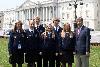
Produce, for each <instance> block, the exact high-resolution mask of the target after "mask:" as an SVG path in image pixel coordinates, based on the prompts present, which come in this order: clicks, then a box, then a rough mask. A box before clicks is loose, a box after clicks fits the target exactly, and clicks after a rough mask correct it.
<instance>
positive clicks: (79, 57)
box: [75, 17, 90, 67]
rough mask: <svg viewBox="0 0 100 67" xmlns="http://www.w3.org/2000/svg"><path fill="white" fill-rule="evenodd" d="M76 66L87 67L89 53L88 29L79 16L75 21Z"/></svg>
mask: <svg viewBox="0 0 100 67" xmlns="http://www.w3.org/2000/svg"><path fill="white" fill-rule="evenodd" d="M76 23H77V27H78V28H76V30H75V34H76V45H75V53H76V67H89V53H90V29H89V28H87V27H85V26H84V25H83V18H81V17H79V18H78V19H77V21H76Z"/></svg>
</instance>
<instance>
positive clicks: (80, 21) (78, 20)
mask: <svg viewBox="0 0 100 67" xmlns="http://www.w3.org/2000/svg"><path fill="white" fill-rule="evenodd" d="M76 23H77V26H78V27H81V26H82V25H83V21H82V20H81V19H80V18H79V19H77V21H76Z"/></svg>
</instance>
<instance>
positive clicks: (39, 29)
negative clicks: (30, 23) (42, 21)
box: [36, 25, 45, 51]
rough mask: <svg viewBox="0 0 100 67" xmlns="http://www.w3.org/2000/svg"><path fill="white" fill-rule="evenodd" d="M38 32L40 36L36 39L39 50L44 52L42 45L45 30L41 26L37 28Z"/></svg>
mask: <svg viewBox="0 0 100 67" xmlns="http://www.w3.org/2000/svg"><path fill="white" fill-rule="evenodd" d="M36 31H37V33H38V36H37V37H36V44H37V45H38V50H39V51H41V50H42V43H43V39H42V37H41V34H42V33H43V32H45V28H44V27H43V26H42V25H40V26H39V27H37V28H36Z"/></svg>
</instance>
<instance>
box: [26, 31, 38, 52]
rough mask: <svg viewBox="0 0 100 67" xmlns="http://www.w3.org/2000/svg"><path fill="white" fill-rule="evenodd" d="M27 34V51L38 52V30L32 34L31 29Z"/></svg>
mask: <svg viewBox="0 0 100 67" xmlns="http://www.w3.org/2000/svg"><path fill="white" fill-rule="evenodd" d="M25 33H26V50H27V51H28V50H36V49H37V47H38V45H37V44H36V38H37V36H38V33H37V31H36V29H34V31H33V32H31V31H30V30H29V29H27V30H26V31H25Z"/></svg>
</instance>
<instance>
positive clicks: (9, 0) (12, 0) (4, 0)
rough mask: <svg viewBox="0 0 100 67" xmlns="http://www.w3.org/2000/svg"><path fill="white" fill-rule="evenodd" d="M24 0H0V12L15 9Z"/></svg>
mask: <svg viewBox="0 0 100 67" xmlns="http://www.w3.org/2000/svg"><path fill="white" fill-rule="evenodd" d="M25 1H26V0H0V11H1V10H5V9H10V8H16V6H19V5H21V4H22V3H23V2H25Z"/></svg>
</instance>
